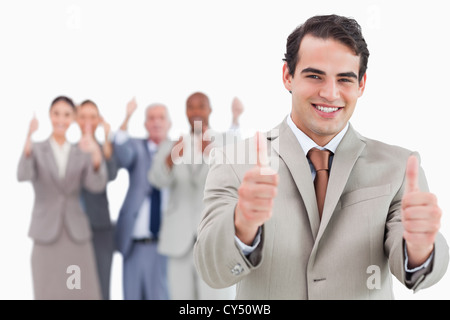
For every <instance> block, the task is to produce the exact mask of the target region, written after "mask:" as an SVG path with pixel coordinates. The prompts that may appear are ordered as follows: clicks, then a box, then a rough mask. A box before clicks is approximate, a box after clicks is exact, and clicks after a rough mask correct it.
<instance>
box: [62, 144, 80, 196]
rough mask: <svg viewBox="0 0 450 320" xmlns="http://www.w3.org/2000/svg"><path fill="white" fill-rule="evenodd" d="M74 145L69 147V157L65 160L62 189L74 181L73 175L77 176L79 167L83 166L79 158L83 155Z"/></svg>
mask: <svg viewBox="0 0 450 320" xmlns="http://www.w3.org/2000/svg"><path fill="white" fill-rule="evenodd" d="M82 152H83V151H81V150H80V149H79V148H78V147H77V146H76V145H70V150H69V156H68V159H67V165H66V172H65V175H64V187H65V188H67V187H68V186H69V184H70V183H71V182H72V181H76V180H77V179H76V177H74V175H77V174H79V172H80V170H78V168H79V166H80V165H82V164H83V161H82V159H81V156H82V155H83V153H82Z"/></svg>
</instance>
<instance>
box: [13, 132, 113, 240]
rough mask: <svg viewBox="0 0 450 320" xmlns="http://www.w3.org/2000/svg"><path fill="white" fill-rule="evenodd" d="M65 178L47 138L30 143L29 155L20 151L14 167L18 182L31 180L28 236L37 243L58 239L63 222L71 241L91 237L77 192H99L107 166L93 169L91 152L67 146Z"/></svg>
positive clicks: (105, 175) (104, 181)
mask: <svg viewBox="0 0 450 320" xmlns="http://www.w3.org/2000/svg"><path fill="white" fill-rule="evenodd" d="M66 170H67V171H66V174H65V177H64V179H60V178H59V176H58V169H57V165H56V161H55V158H54V156H53V152H52V149H51V146H50V141H49V140H45V141H43V142H38V143H33V147H32V153H31V155H30V156H29V157H26V156H25V155H24V154H22V156H21V158H20V160H19V165H18V169H17V179H18V180H19V181H31V183H32V185H33V189H34V193H35V198H34V205H33V212H32V216H31V223H30V228H29V233H28V234H29V236H30V237H31V238H32V239H34V240H35V241H38V242H40V243H51V242H53V241H54V240H56V239H57V237H58V235H59V234H60V231H61V228H62V226H63V225H64V226H65V228H66V229H67V230H68V232H69V234H70V236H71V237H72V239H73V240H74V241H79V242H84V241H88V240H90V239H91V236H92V232H91V227H90V225H89V221H88V218H87V216H86V214H85V212H83V210H82V208H81V205H80V191H81V188H82V187H84V188H86V189H88V190H90V191H91V192H101V191H103V190H104V189H105V187H106V179H107V173H106V167H105V164H104V163H103V162H102V164H101V166H100V169H99V170H97V172H95V171H94V170H93V166H92V160H91V155H90V154H86V153H84V152H82V151H81V150H80V149H79V148H78V147H77V146H76V145H72V146H71V148H70V153H69V159H68V163H67V169H66Z"/></svg>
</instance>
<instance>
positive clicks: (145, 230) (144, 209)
mask: <svg viewBox="0 0 450 320" xmlns="http://www.w3.org/2000/svg"><path fill="white" fill-rule="evenodd" d="M128 139H129V135H128V133H127V132H126V131H122V130H119V131H117V133H116V136H115V143H116V144H119V145H120V144H123V143H125V142H126V141H128ZM147 149H148V151H149V152H150V154H152V155H154V154H155V153H156V151H157V150H158V145H157V144H156V143H154V142H153V141H151V140H147ZM168 193H169V190H168V188H164V189H162V190H161V212H164V210H165V208H166V207H167V201H168ZM150 206H151V200H150V198H149V197H146V198H145V199H144V201H143V202H142V204H141V207H140V208H139V211H138V214H137V216H136V220H135V223H134V228H133V238H134V239H142V238H151V237H152V234H151V232H150V228H149V226H150Z"/></svg>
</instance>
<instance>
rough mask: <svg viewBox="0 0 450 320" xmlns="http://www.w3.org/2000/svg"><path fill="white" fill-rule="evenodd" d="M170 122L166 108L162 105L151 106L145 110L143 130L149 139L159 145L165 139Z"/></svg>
mask: <svg viewBox="0 0 450 320" xmlns="http://www.w3.org/2000/svg"><path fill="white" fill-rule="evenodd" d="M170 126H171V122H170V119H169V114H168V111H167V108H166V107H164V106H162V105H153V106H150V107H148V108H147V110H146V116H145V128H146V130H147V133H148V135H149V138H150V139H151V140H152V141H153V142H155V143H156V144H160V143H161V142H162V141H163V140H165V139H166V138H167V134H168V132H169V129H170Z"/></svg>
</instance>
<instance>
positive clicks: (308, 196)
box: [268, 120, 320, 239]
mask: <svg viewBox="0 0 450 320" xmlns="http://www.w3.org/2000/svg"><path fill="white" fill-rule="evenodd" d="M277 130H278V132H277ZM268 139H269V140H272V144H271V146H272V149H273V150H274V151H275V152H276V153H277V154H278V155H279V156H280V158H281V159H282V160H283V161H284V163H285V164H286V166H287V168H288V169H289V171H290V173H291V175H292V179H293V180H294V182H295V184H296V186H297V188H298V190H299V192H300V195H301V197H302V199H303V203H304V204H305V208H306V211H307V214H308V218H309V223H310V226H311V231H312V235H313V237H314V239H316V236H317V233H318V231H319V225H320V220H319V210H318V208H317V202H316V193H315V190H314V184H313V180H312V176H311V169H310V166H309V163H308V160H307V159H306V155H305V153H304V152H303V149H302V147H301V146H300V143H299V142H298V140H297V138H296V137H295V135H294V133H293V132H292V130H291V129H290V128H289V126H288V124H287V123H286V120H284V121H283V122H282V123H281V124H280V125H279V126H278V127H276V128H275V129H274V130H272V131H271V132H269V134H268ZM299 210H300V208H299Z"/></svg>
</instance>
